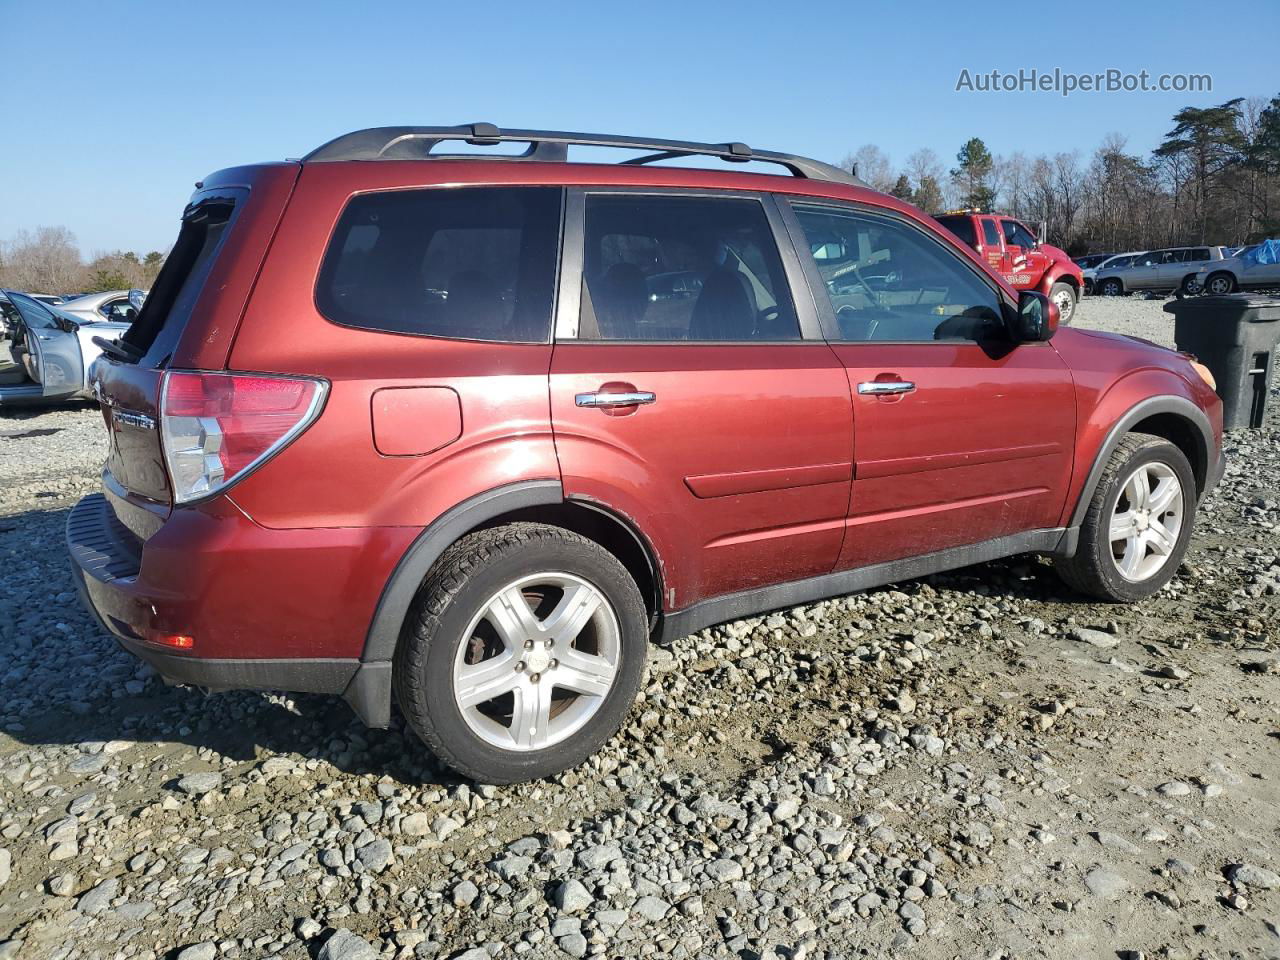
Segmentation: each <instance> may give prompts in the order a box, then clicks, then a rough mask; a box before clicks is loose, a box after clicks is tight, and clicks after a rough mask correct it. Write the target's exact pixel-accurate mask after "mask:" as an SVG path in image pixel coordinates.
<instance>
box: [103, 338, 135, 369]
mask: <svg viewBox="0 0 1280 960" xmlns="http://www.w3.org/2000/svg"><path fill="white" fill-rule="evenodd" d="M93 342H94V343H95V344H96V345H97V346H98V347H99V348H101V350H102V352H103V353H105V354H106V355H107V356H109V357H111V358H112V359H113V360H122V361H124V362H125V363H137V362H138V361H139V360H141V359H142V351H141V350H139V349H138V348H137V347H135V346H133V345H132V344H129V343H125V342H124V341H123V340H108V339H106V338H105V337H94V338H93Z"/></svg>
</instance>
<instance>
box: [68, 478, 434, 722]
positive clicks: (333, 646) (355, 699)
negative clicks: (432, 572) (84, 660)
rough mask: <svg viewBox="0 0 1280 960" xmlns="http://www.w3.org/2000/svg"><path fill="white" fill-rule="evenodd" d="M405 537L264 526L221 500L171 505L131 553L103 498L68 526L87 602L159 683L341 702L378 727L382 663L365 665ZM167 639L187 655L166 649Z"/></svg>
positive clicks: (385, 707)
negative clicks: (196, 506) (179, 639)
mask: <svg viewBox="0 0 1280 960" xmlns="http://www.w3.org/2000/svg"><path fill="white" fill-rule="evenodd" d="M401 539H404V540H405V541H406V543H405V546H407V541H408V540H411V539H412V531H407V532H406V533H403V534H401V533H399V532H398V528H374V529H365V530H352V529H322V530H301V531H296V530H269V529H266V528H263V527H260V526H258V525H257V524H255V523H253V522H252V521H251V520H249V519H248V518H247V517H245V516H244V515H243V514H242V513H240V512H239V511H237V510H235V509H234V508H233V507H231V506H230V505H226V506H223V507H216V506H214V507H211V508H209V509H202V510H180V511H174V512H173V513H172V514H171V515H170V517H169V519H168V520H167V521H165V523H164V525H163V526H162V527H161V528H160V530H159V531H158V532H157V533H156V534H154V535H153V536H152V537H151V539H149V540H148V541H147V542H146V544H145V545H140V544H138V543H137V541H136V539H134V538H132V536H131V534H130V533H129V532H128V531H127V530H125V529H123V527H122V526H121V525H120V523H119V521H117V520H116V518H115V514H114V512H113V511H112V509H111V507H110V505H109V503H108V502H107V500H106V499H105V498H104V497H103V496H101V495H100V494H94V495H92V496H89V497H86V498H85V499H83V500H81V501H80V503H78V504H77V505H76V506H75V507H74V508H73V509H72V511H71V514H70V515H69V516H68V518H67V549H68V552H69V554H70V557H71V567H72V572H73V574H74V577H75V581H76V585H77V590H78V591H79V593H80V596H81V599H82V601H83V602H84V604H85V606H86V607H87V608H88V609H89V610H90V611H91V612H92V613H93V615H94V616H95V617H97V619H98V621H99V622H100V623H101V624H102V626H103V628H104V629H105V630H106V631H107V632H109V633H110V634H112V635H113V636H114V637H115V638H116V639H117V640H118V641H119V642H120V644H121V645H122V646H123V647H124V648H125V649H126V650H128V651H129V652H130V653H132V654H134V655H135V656H137V657H139V658H140V659H142V660H145V661H146V662H147V663H149V664H151V665H152V666H153V667H154V668H155V669H156V671H157V672H158V673H159V674H160V675H161V676H162V677H164V678H165V679H166V680H168V681H170V682H172V683H178V684H185V685H191V686H198V687H204V688H207V689H211V690H237V689H264V690H287V691H291V692H298V693H323V694H334V695H342V696H344V697H346V698H347V700H348V701H349V702H350V703H351V704H352V706H353V707H354V708H355V709H356V712H357V713H359V714H360V716H361V718H362V719H364V720H365V722H366V723H369V724H370V725H374V726H385V725H386V724H387V722H388V721H389V713H390V708H389V698H387V697H382V693H383V691H384V690H385V689H388V688H389V677H390V664H384V663H364V662H362V661H361V659H360V657H361V653H362V652H363V647H364V640H365V636H366V635H367V632H368V628H369V623H370V621H371V619H372V616H373V609H374V607H375V605H376V603H377V599H378V596H379V593H380V591H381V588H382V585H383V584H384V583H385V582H386V578H387V577H388V576H390V571H391V568H392V567H393V566H394V564H395V562H396V561H397V560H398V559H399V556H400V554H401V553H402V552H403V548H400V549H399V550H398V551H397V544H398V542H399V541H400V540H401ZM172 634H182V635H185V636H190V637H192V638H194V643H193V646H192V648H191V649H190V650H183V651H178V650H175V649H174V648H172V647H170V646H166V645H165V644H164V643H163V642H161V639H160V638H162V637H164V636H166V635H172ZM380 697H381V698H382V699H383V700H386V701H387V702H386V703H385V704H384V703H382V702H380V701H379V698H380Z"/></svg>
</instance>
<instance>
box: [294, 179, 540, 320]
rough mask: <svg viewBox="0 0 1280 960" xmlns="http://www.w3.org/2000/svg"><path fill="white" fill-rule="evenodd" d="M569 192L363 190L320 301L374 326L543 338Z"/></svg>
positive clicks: (342, 316)
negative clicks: (563, 198)
mask: <svg viewBox="0 0 1280 960" xmlns="http://www.w3.org/2000/svg"><path fill="white" fill-rule="evenodd" d="M561 194H562V191H561V190H560V189H559V188H558V187H466V188H459V189H439V188H437V189H431V190H397V191H386V192H381V193H369V194H364V195H362V196H358V197H355V198H354V199H352V200H351V202H350V203H348V204H347V207H346V209H345V210H344V211H343V213H342V218H341V219H340V220H339V222H338V227H337V229H336V230H335V231H334V235H333V238H332V240H331V241H330V243H329V249H328V251H327V252H326V253H325V258H324V264H323V266H322V267H321V269H320V281H319V285H318V287H317V290H316V305H317V307H318V308H319V310H320V312H321V313H322V314H324V316H325V317H327V318H328V319H329V320H332V321H333V322H334V323H340V324H343V325H344V326H349V327H360V328H362V329H365V330H379V331H383V332H387V333H405V334H416V335H419V336H431V337H449V338H453V339H461V340H498V341H506V342H515V343H544V342H546V341H548V340H549V339H550V335H551V312H552V303H553V300H554V296H555V279H556V257H557V249H558V246H559V238H560V209H561Z"/></svg>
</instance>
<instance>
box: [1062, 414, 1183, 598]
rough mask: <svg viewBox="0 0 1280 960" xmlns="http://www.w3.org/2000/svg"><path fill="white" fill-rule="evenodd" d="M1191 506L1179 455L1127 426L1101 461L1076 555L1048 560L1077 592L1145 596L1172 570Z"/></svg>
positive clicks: (1165, 442)
mask: <svg viewBox="0 0 1280 960" xmlns="http://www.w3.org/2000/svg"><path fill="white" fill-rule="evenodd" d="M1195 507H1196V483H1195V475H1194V474H1193V473H1192V472H1191V464H1190V463H1189V462H1188V461H1187V457H1186V455H1185V454H1184V453H1183V452H1182V451H1181V450H1179V449H1178V448H1177V447H1175V446H1174V445H1173V444H1172V443H1170V442H1169V441H1168V440H1165V439H1164V438H1163V437H1155V436H1151V435H1150V434H1145V433H1131V434H1129V435H1128V436H1126V437H1125V438H1124V439H1123V440H1121V441H1120V443H1119V444H1117V445H1116V449H1115V450H1114V451H1113V452H1112V454H1111V457H1110V459H1109V460H1108V461H1107V466H1106V469H1105V470H1104V471H1103V474H1102V478H1101V479H1100V480H1099V482H1098V486H1097V488H1096V489H1095V491H1094V494H1093V500H1092V501H1091V502H1090V504H1089V510H1088V512H1087V513H1086V514H1085V519H1084V522H1083V523H1082V524H1081V525H1080V540H1079V544H1078V546H1077V548H1076V553H1075V556H1073V557H1071V558H1069V559H1059V560H1057V561H1056V562H1055V564H1054V567H1055V569H1056V570H1057V571H1058V573H1059V575H1061V577H1062V579H1063V580H1065V581H1066V582H1067V584H1068V585H1070V586H1071V587H1074V588H1075V589H1076V590H1078V591H1080V592H1081V593H1087V594H1089V595H1091V596H1094V597H1098V598H1099V599H1101V600H1110V601H1113V602H1124V603H1131V602H1133V601H1135V600H1142V599H1145V598H1146V597H1149V596H1151V595H1152V594H1153V593H1155V592H1156V591H1157V590H1159V589H1160V588H1161V587H1163V586H1164V585H1165V584H1166V583H1168V582H1169V580H1170V579H1171V578H1172V577H1173V575H1174V573H1175V572H1177V569H1178V564H1180V563H1181V562H1182V557H1183V555H1184V554H1186V552H1187V543H1188V542H1189V541H1190V539H1191V526H1192V521H1193V517H1194V515H1195Z"/></svg>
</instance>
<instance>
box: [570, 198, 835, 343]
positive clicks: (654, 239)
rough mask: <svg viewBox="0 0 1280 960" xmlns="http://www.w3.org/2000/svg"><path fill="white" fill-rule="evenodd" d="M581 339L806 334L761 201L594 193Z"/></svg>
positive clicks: (585, 263)
mask: <svg viewBox="0 0 1280 960" xmlns="http://www.w3.org/2000/svg"><path fill="white" fill-rule="evenodd" d="M815 255H821V252H820V251H819V252H818V253H817V254H815ZM578 338H579V339H582V340H658V341H673V340H674V341H678V340H693V341H709V340H712V341H714V340H722V341H724V340H727V341H737V342H749V341H778V340H798V339H800V326H799V322H798V320H797V318H796V312H795V307H794V306H793V305H792V302H791V295H790V291H789V289H788V287H787V281H786V276H785V274H784V273H783V268H782V259H781V257H780V255H779V253H778V247H777V245H776V243H775V242H774V238H773V230H772V228H771V227H770V225H769V218H768V215H767V214H766V213H765V210H764V207H763V206H762V205H761V203H760V202H759V201H758V200H754V199H750V198H736V197H735V198H728V197H721V198H716V197H679V196H648V195H643V194H636V195H599V194H595V195H589V196H588V197H587V201H586V237H585V244H584V249H583V269H582V307H581V318H580V321H579V328H578Z"/></svg>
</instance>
